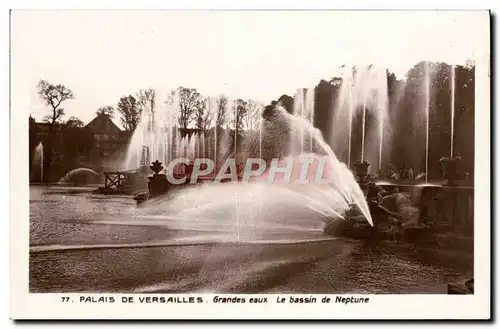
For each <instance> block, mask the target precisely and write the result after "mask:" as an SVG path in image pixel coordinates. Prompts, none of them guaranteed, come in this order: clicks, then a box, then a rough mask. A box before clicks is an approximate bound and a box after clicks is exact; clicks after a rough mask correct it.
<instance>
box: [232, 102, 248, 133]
mask: <svg viewBox="0 0 500 329" xmlns="http://www.w3.org/2000/svg"><path fill="white" fill-rule="evenodd" d="M247 114H248V103H247V102H246V101H244V100H242V99H237V100H236V101H235V102H234V105H233V113H232V117H233V122H232V124H233V127H234V129H236V131H239V130H241V129H243V126H244V118H245V116H246V115H247Z"/></svg>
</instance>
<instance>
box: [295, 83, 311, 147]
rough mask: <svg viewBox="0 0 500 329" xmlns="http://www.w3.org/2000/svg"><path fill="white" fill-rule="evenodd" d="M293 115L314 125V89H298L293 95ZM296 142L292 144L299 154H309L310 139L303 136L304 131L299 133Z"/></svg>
mask: <svg viewBox="0 0 500 329" xmlns="http://www.w3.org/2000/svg"><path fill="white" fill-rule="evenodd" d="M293 115H295V116H297V117H299V118H301V119H303V120H305V121H308V122H311V123H314V88H299V89H297V92H296V93H295V97H294V102H293ZM298 140H299V141H298V142H297V143H292V145H296V146H297V147H299V150H300V152H301V153H304V152H311V151H312V148H313V140H312V138H310V137H309V138H307V136H306V135H305V134H304V130H302V131H301V134H300V136H298ZM293 151H297V150H293Z"/></svg>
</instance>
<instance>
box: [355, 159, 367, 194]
mask: <svg viewBox="0 0 500 329" xmlns="http://www.w3.org/2000/svg"><path fill="white" fill-rule="evenodd" d="M369 166H370V164H369V163H368V162H367V161H363V162H356V163H355V164H354V171H355V174H356V176H358V183H359V186H360V187H361V188H362V189H363V190H365V188H366V186H367V181H366V176H367V175H368V167H369Z"/></svg>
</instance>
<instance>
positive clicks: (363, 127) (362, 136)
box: [361, 96, 366, 162]
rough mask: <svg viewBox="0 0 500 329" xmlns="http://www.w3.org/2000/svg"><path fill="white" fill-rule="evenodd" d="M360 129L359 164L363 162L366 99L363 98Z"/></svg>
mask: <svg viewBox="0 0 500 329" xmlns="http://www.w3.org/2000/svg"><path fill="white" fill-rule="evenodd" d="M362 122H363V123H362V127H361V162H363V161H365V134H366V98H365V96H363V121H362Z"/></svg>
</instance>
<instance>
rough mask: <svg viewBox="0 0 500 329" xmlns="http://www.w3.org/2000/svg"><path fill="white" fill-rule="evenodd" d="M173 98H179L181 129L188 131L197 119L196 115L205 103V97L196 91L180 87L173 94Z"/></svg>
mask: <svg viewBox="0 0 500 329" xmlns="http://www.w3.org/2000/svg"><path fill="white" fill-rule="evenodd" d="M170 96H171V98H175V97H177V99H176V101H177V105H178V106H179V115H178V118H177V119H178V122H179V126H180V127H181V128H184V129H187V128H188V126H189V125H190V124H191V122H193V120H194V119H195V113H196V112H197V111H198V108H199V107H200V106H203V105H201V104H202V103H203V97H202V96H201V94H200V93H199V92H197V91H196V89H191V88H184V87H179V88H177V89H176V90H173V91H172V92H171V95H170Z"/></svg>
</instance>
